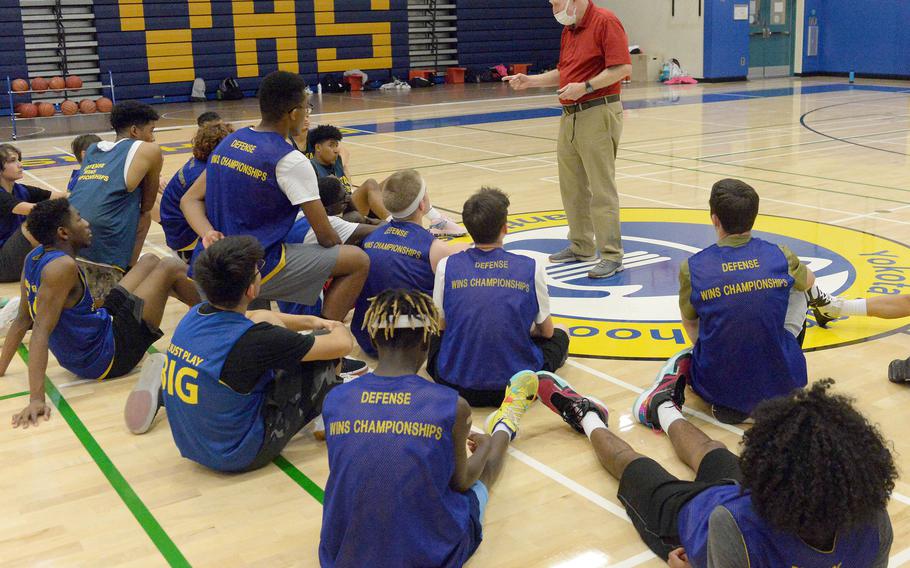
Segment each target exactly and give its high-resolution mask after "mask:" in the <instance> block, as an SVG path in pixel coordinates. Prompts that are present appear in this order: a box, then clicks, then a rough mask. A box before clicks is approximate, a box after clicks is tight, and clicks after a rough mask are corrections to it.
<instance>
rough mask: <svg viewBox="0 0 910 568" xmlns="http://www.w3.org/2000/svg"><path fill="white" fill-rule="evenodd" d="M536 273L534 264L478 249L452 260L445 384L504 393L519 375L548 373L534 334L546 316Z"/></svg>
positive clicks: (441, 366) (445, 301) (446, 298)
mask: <svg viewBox="0 0 910 568" xmlns="http://www.w3.org/2000/svg"><path fill="white" fill-rule="evenodd" d="M536 270H537V264H536V263H535V262H534V259H532V258H530V257H527V256H523V255H520V254H514V253H511V252H507V251H506V250H504V249H502V248H496V249H493V250H487V251H484V250H480V249H476V248H472V249H468V250H466V251H464V252H460V253H458V254H454V255H452V256H450V257H448V259H446V266H445V282H444V285H445V288H444V290H443V297H442V309H443V311H444V312H445V319H446V330H445V333H444V334H443V336H442V343H441V345H440V347H439V359H438V360H437V369H438V370H439V375H440V376H441V377H442V378H443V379H445V380H446V381H447V382H449V383H452V384H456V385H458V386H460V387H463V388H468V389H476V390H499V389H502V388H504V387H505V385H506V383H508V382H509V378H510V377H511V376H512V375H514V374H515V373H517V372H518V371H522V370H525V369H530V370H532V371H539V370H540V369H542V368H543V351H542V350H541V348H540V347H539V346H538V345H537V344H535V343H534V340H533V339H532V338H531V334H530V331H531V326H532V325H533V324H534V322H535V320H536V319H537V314H538V313H539V312H540V305H539V303H538V301H537V286H536V284H535V275H536Z"/></svg>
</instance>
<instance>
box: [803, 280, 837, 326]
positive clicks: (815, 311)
mask: <svg viewBox="0 0 910 568" xmlns="http://www.w3.org/2000/svg"><path fill="white" fill-rule="evenodd" d="M806 299H807V300H808V301H809V307H810V308H812V315H813V316H815V323H817V324H818V326H819V327H822V328H827V327H828V324H829V323H831V322H832V321H834V320H836V319H837V318H839V317H840V316H841V310H842V309H843V303H844V301H843V300H841V299H840V298H838V297H837V296H832V295H829V294H826V293H825V292H823V291H822V290H821V289H820V288H819V287H818V286H812V287H811V288H809V289H808V290H806Z"/></svg>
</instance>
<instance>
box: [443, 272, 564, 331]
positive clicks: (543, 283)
mask: <svg viewBox="0 0 910 568" xmlns="http://www.w3.org/2000/svg"><path fill="white" fill-rule="evenodd" d="M447 260H449V258H448V257H446V258H444V259H442V260H440V261H439V264H438V265H436V280H435V282H434V283H433V303H434V304H436V307H437V308H439V315H441V316H442V317H443V318H445V311H444V310H443V308H442V300H443V293H444V292H445V288H446V285H445V283H446V261H447ZM534 290H535V292H536V293H537V317H535V318H534V323H536V324H541V323H543V322H544V321H546V319H547V318H548V317H550V293H549V292H548V291H547V273H546V271H545V270H544V267H543V265H542V264H541V263H540V262H539V261H538V260H537V259H534Z"/></svg>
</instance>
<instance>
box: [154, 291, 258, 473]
mask: <svg viewBox="0 0 910 568" xmlns="http://www.w3.org/2000/svg"><path fill="white" fill-rule="evenodd" d="M207 305H208V304H206V303H202V304H198V305H197V306H195V307H193V308H192V309H190V311H189V312H188V313H187V314H186V315H185V316H184V317H183V319H182V320H180V323H179V324H178V325H177V329H176V330H174V337H173V338H172V339H171V344H170V346H169V347H168V349H167V363H166V364H165V366H164V370H163V371H162V373H161V386H162V394H163V396H164V406H165V408H167V419H168V422H169V423H170V425H171V433H172V434H173V435H174V442H175V443H176V444H177V448H178V449H179V450H180V455H182V456H183V457H185V458H188V459H191V460H193V461H195V462H198V463H201V464H202V465H204V466H207V467H210V468H212V469H216V470H218V471H236V470H240V469H243V468H245V467H246V466H248V465H249V464H250V463H251V462H252V461H253V458H255V457H256V454H257V453H258V452H259V449H260V448H261V447H262V441H263V439H264V436H265V425H264V423H263V419H262V405H263V403H264V402H265V390H266V387H267V386H268V384H269V382H270V381H271V380H272V379H273V378H274V373H273V372H272V371H269V372H267V373H265V374H264V375H263V376H262V378H261V379H260V380H259V383H258V384H257V385H256V388H254V389H253V391H252V392H250V393H249V394H241V393H238V392H235V391H233V390H231V388H230V387H228V386H227V385H225V384H224V383H222V382H220V379H221V369H222V368H223V367H224V363H225V361H226V360H227V357H228V354H229V353H230V352H231V349H233V348H234V344H236V343H237V341H239V340H240V338H241V337H242V336H243V334H244V333H246V332H247V330H249V329H250V328H251V327H253V325H254V324H253V322H252V321H250V320H249V319H248V318H247V317H246V316H244V315H243V314H238V313H236V312H230V311H214V312H212V313H205V314H203V313H200V312H199V310H200V308H202V307H203V306H207Z"/></svg>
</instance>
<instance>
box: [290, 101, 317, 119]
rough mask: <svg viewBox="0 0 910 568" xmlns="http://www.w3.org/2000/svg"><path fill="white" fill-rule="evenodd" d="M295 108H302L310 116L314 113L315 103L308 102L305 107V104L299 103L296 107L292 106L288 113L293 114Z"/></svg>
mask: <svg viewBox="0 0 910 568" xmlns="http://www.w3.org/2000/svg"><path fill="white" fill-rule="evenodd" d="M295 110H302V111H303V114H304V116H309V115H311V114H313V105H312V103H307V105H306V106H305V107H304V106H303V105H297V106H295V107H294V108H292V109H291V110H289V111H288V114H291V113H292V112H294V111H295Z"/></svg>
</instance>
